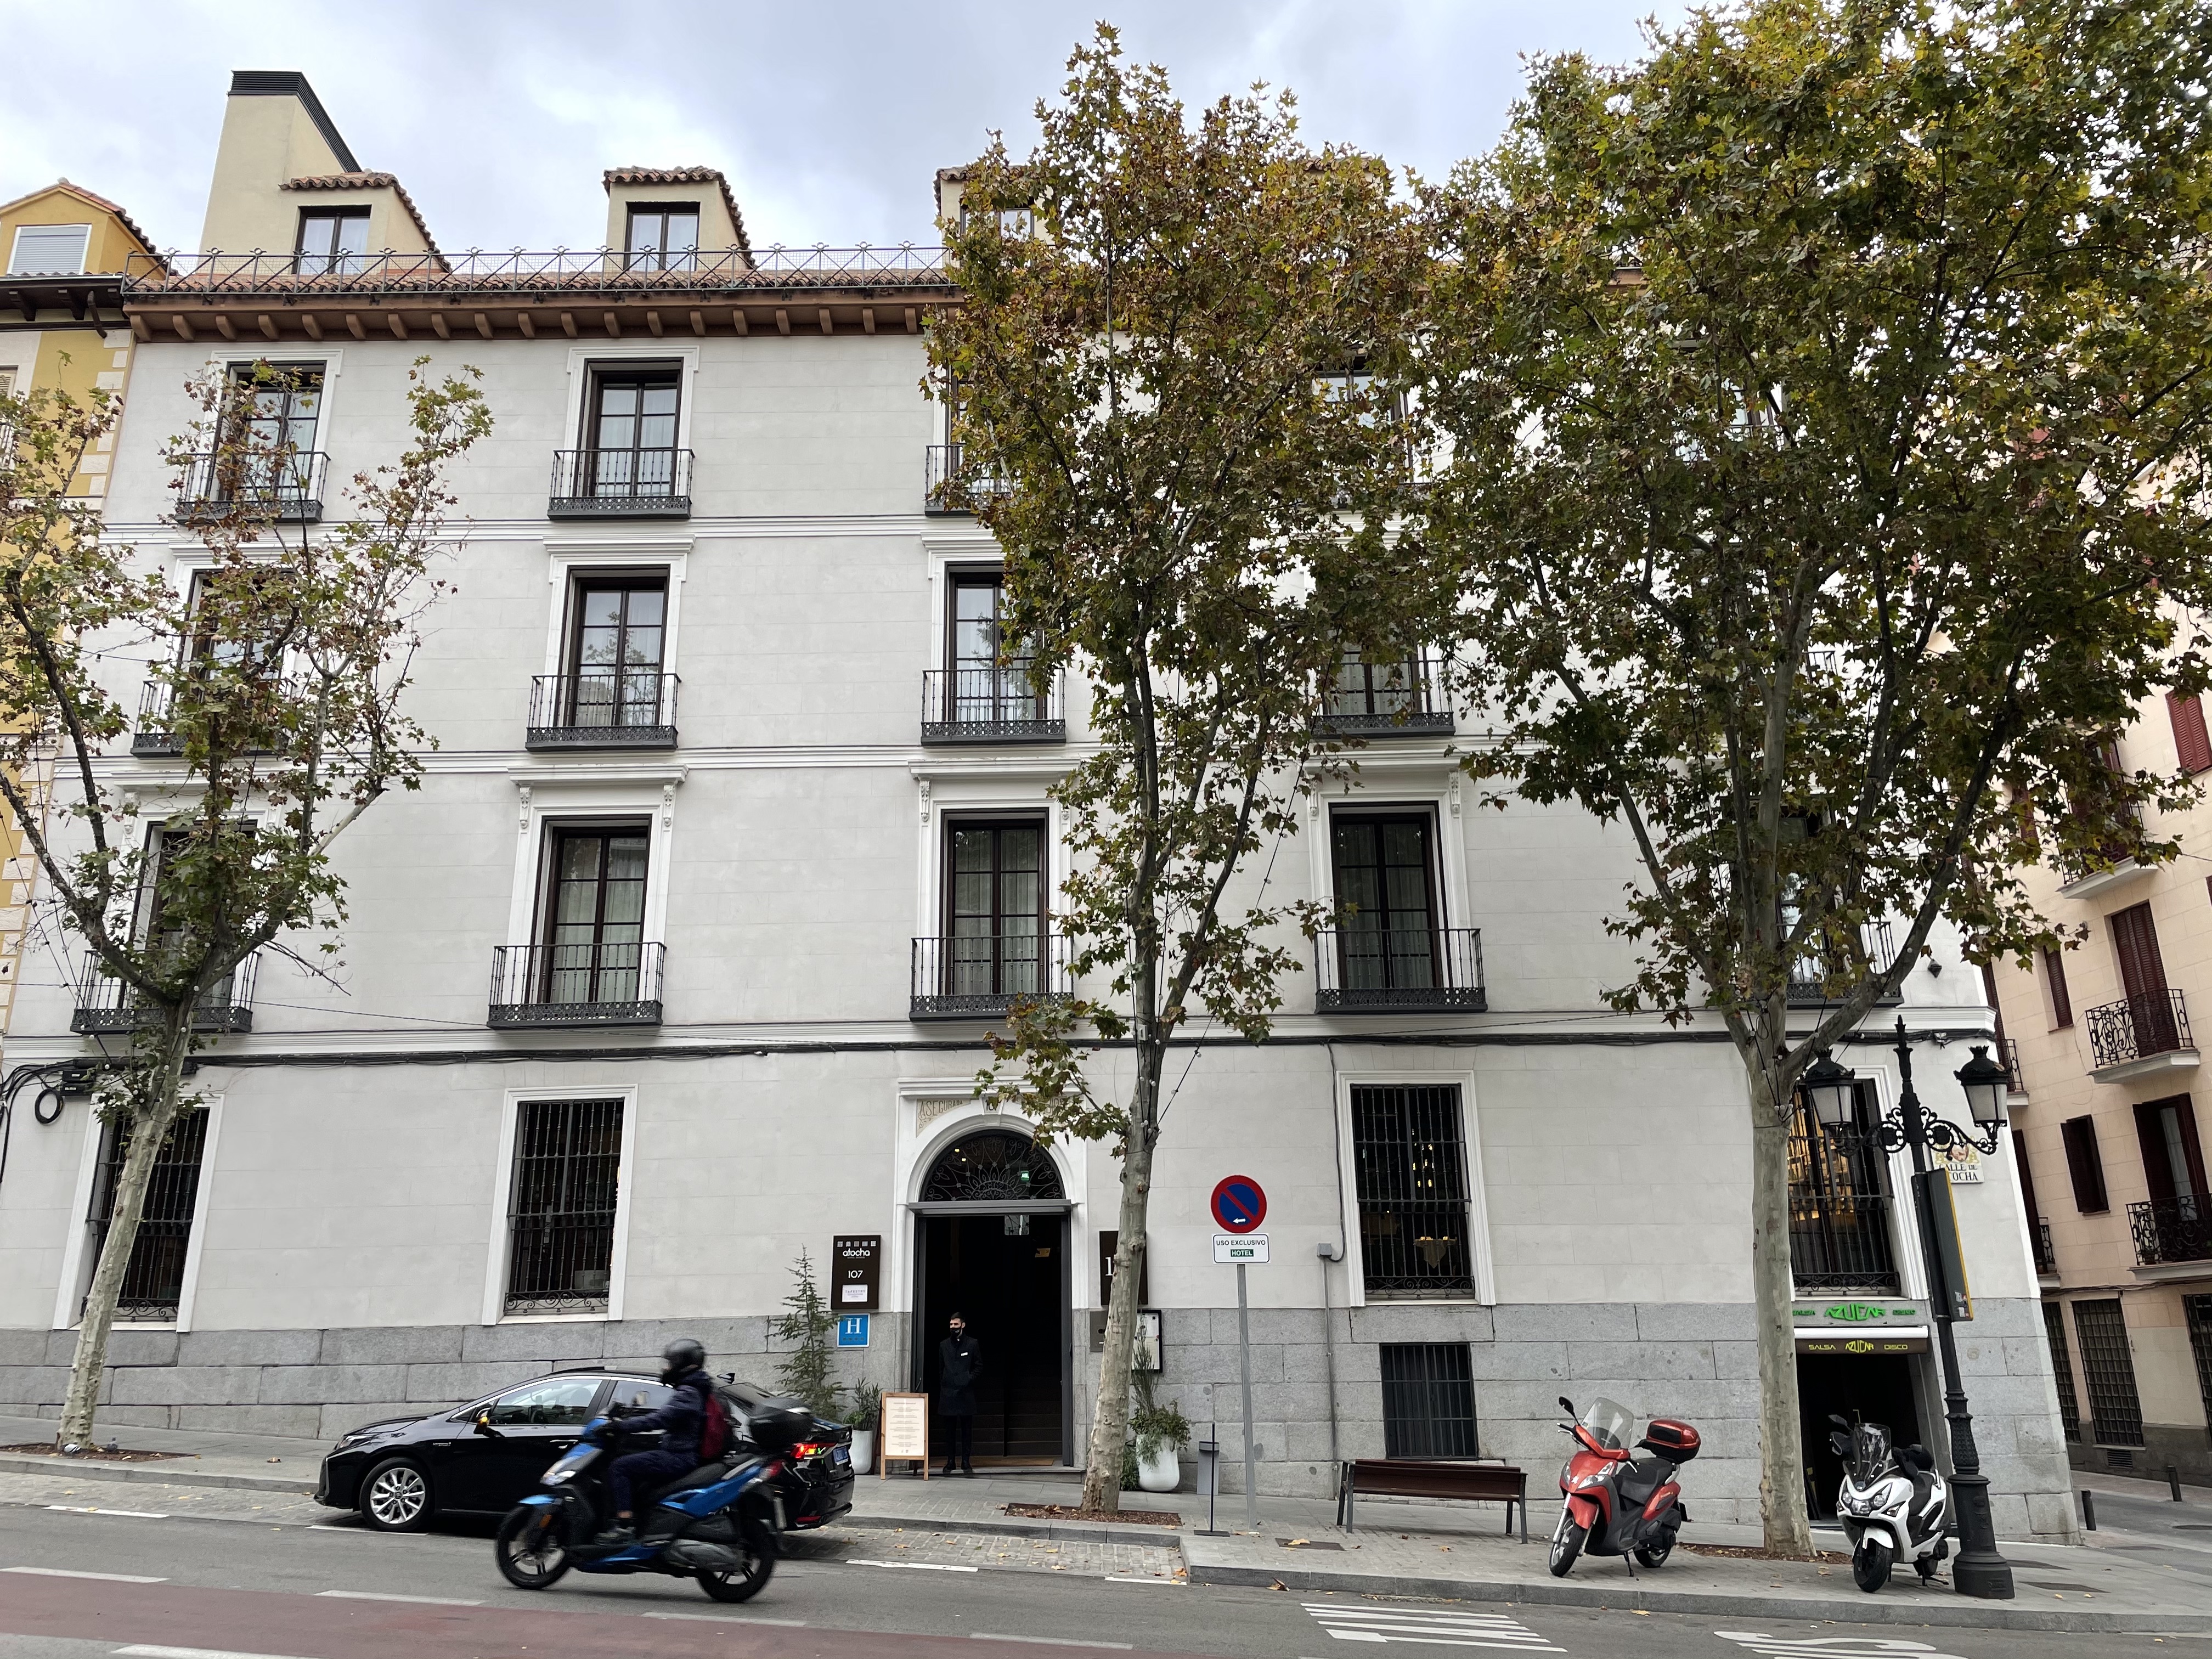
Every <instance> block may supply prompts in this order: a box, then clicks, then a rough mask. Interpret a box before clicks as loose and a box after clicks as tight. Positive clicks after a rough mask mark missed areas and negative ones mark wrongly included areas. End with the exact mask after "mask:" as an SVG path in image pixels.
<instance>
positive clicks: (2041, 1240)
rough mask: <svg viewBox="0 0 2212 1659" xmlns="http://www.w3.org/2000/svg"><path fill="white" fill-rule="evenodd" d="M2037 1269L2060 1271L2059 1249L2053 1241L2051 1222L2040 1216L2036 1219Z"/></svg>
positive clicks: (2042, 1271)
mask: <svg viewBox="0 0 2212 1659" xmlns="http://www.w3.org/2000/svg"><path fill="white" fill-rule="evenodd" d="M2035 1271H2036V1272H2038V1273H2057V1271H2058V1251H2057V1247H2055V1246H2054V1245H2053V1244H2052V1243H2051V1224H2050V1222H2048V1221H2046V1220H2045V1219H2044V1218H2042V1217H2040V1216H2038V1217H2037V1218H2036V1221H2035Z"/></svg>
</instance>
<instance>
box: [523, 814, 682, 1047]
mask: <svg viewBox="0 0 2212 1659" xmlns="http://www.w3.org/2000/svg"><path fill="white" fill-rule="evenodd" d="M650 840H651V830H650V829H649V828H648V826H647V825H645V824H642V823H637V824H556V825H553V826H551V827H550V829H549V830H548V831H547V836H546V862H545V882H544V890H543V892H542V895H541V897H540V900H539V904H538V940H537V942H536V943H535V944H532V945H507V946H504V947H502V948H501V951H499V953H498V957H497V959H496V962H495V966H494V970H493V975H492V1008H491V1023H492V1024H494V1025H657V1024H659V1023H660V973H661V947H660V945H659V944H658V943H657V942H654V941H651V940H648V939H647V938H646V937H645V892H646V860H647V848H648V845H649V842H650Z"/></svg>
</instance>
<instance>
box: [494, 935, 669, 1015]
mask: <svg viewBox="0 0 2212 1659" xmlns="http://www.w3.org/2000/svg"><path fill="white" fill-rule="evenodd" d="M665 953H666V947H665V945H658V944H654V943H651V942H647V943H642V944H638V943H629V944H609V943H606V942H604V941H602V942H601V943H599V944H596V945H501V946H499V947H498V948H497V949H496V950H495V951H493V952H492V963H491V1014H490V1018H489V1021H488V1023H489V1024H492V1025H494V1026H497V1027H502V1028H511V1027H515V1026H546V1025H658V1024H660V976H661V967H662V958H663V957H664V956H665Z"/></svg>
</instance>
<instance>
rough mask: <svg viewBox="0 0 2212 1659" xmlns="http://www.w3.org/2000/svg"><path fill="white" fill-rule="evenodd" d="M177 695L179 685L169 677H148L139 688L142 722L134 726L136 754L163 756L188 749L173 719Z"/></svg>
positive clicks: (178, 753)
mask: <svg viewBox="0 0 2212 1659" xmlns="http://www.w3.org/2000/svg"><path fill="white" fill-rule="evenodd" d="M176 695H177V688H176V687H175V686H173V685H171V684H169V683H168V682H167V680H148V681H147V682H146V684H143V685H142V686H140V687H139V688H138V723H137V725H136V726H132V727H131V753H132V754H134V755H143V756H150V757H162V756H169V755H181V754H183V753H184V752H185V740H184V739H183V738H181V737H179V736H178V735H177V732H176V730H175V727H174V723H173V721H172V720H170V719H169V711H170V709H171V708H173V707H174V706H175V703H176Z"/></svg>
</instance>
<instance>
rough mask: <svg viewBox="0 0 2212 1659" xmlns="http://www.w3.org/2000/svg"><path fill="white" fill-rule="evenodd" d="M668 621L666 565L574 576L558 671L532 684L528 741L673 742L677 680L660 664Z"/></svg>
mask: <svg viewBox="0 0 2212 1659" xmlns="http://www.w3.org/2000/svg"><path fill="white" fill-rule="evenodd" d="M667 623H668V575H667V573H666V572H665V571H660V570H654V571H637V572H631V573H625V574H620V575H605V576H579V577H578V578H577V579H576V580H575V582H574V585H573V586H572V587H571V589H570V591H569V595H568V636H567V647H566V650H565V652H564V653H563V661H562V671H561V672H560V673H558V674H550V675H540V676H539V677H538V680H537V682H536V683H535V684H534V685H533V686H532V690H531V700H530V730H529V736H528V745H529V747H531V748H532V749H572V748H607V747H622V748H641V749H655V748H664V749H665V748H669V747H672V746H673V745H674V744H675V742H676V690H677V681H676V676H674V675H673V674H667V673H663V672H662V669H663V668H664V667H665V651H666V646H667Z"/></svg>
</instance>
